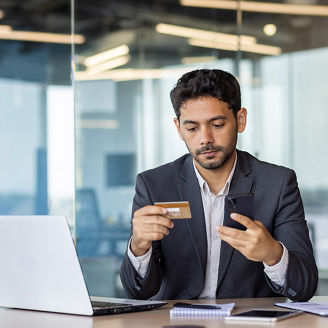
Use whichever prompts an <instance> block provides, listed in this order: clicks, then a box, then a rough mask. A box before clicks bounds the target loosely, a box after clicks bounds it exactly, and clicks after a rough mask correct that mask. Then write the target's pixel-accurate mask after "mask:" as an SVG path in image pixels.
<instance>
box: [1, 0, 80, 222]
mask: <svg viewBox="0 0 328 328" xmlns="http://www.w3.org/2000/svg"><path fill="white" fill-rule="evenodd" d="M70 22H71V15H70V4H69V3H66V2H60V3H57V4H56V5H54V6H49V5H48V6H47V5H45V4H44V3H43V4H42V3H41V2H40V1H28V3H27V2H21V1H17V0H16V1H15V0H13V1H0V112H1V120H0V147H1V155H0V156H1V160H0V177H1V178H0V179H1V186H0V214H1V215H7V214H8V215H15V214H16V215H31V214H57V215H59V214H60V215H66V216H67V218H68V219H69V221H70V223H71V224H73V209H74V203H73V199H74V179H73V177H74V120H73V114H74V108H73V89H72V84H71V74H70V57H71V28H70V25H71V24H70Z"/></svg>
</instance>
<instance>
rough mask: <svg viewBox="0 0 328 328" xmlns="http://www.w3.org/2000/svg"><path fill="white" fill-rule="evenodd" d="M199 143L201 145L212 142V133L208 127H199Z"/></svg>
mask: <svg viewBox="0 0 328 328" xmlns="http://www.w3.org/2000/svg"><path fill="white" fill-rule="evenodd" d="M200 143H201V145H207V144H209V143H213V135H212V131H211V129H210V128H209V127H203V128H202V129H201V134H200Z"/></svg>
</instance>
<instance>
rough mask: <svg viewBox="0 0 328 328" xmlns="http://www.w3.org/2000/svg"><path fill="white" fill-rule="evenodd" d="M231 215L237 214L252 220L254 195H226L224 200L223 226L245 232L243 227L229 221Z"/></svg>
mask: <svg viewBox="0 0 328 328" xmlns="http://www.w3.org/2000/svg"><path fill="white" fill-rule="evenodd" d="M231 213H238V214H241V215H245V216H247V217H249V218H250V219H254V194H252V193H245V194H231V195H227V196H226V197H225V200H224V225H225V226H227V227H231V228H235V229H239V230H245V229H246V228H245V227H244V226H243V225H241V224H240V223H238V222H236V221H234V220H232V219H231V217H230V214H231Z"/></svg>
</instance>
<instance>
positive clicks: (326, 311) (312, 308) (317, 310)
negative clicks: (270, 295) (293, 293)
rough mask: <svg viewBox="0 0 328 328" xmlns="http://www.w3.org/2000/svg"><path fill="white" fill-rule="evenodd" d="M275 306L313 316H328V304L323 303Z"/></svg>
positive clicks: (280, 304) (294, 303) (292, 303)
mask: <svg viewBox="0 0 328 328" xmlns="http://www.w3.org/2000/svg"><path fill="white" fill-rule="evenodd" d="M274 305H276V306H280V307H285V308H287V309H293V310H300V311H304V312H309V313H312V314H318V315H322V316H328V302H323V303H312V302H291V303H275V304H274Z"/></svg>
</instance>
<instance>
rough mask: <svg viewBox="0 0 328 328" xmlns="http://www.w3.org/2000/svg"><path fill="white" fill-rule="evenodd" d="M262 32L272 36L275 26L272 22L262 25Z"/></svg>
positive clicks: (275, 30)
mask: <svg viewBox="0 0 328 328" xmlns="http://www.w3.org/2000/svg"><path fill="white" fill-rule="evenodd" d="M263 32H264V34H266V35H268V36H273V35H275V34H276V32H277V26H276V25H274V24H266V25H264V26H263Z"/></svg>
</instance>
